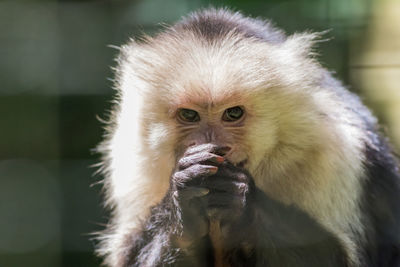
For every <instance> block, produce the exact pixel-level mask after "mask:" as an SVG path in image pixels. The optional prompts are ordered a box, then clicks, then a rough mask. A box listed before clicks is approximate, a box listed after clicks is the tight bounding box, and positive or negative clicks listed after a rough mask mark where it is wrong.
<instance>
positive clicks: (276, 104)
mask: <svg viewBox="0 0 400 267" xmlns="http://www.w3.org/2000/svg"><path fill="white" fill-rule="evenodd" d="M317 38H318V34H313V33H303V34H294V35H291V36H286V35H285V34H284V33H283V32H282V31H281V30H279V29H277V28H275V27H273V26H272V25H271V24H270V23H269V22H267V21H262V20H258V19H252V18H247V17H244V16H243V15H241V14H240V13H233V12H230V11H228V10H225V9H208V10H203V11H200V12H197V13H194V14H191V15H189V16H188V17H187V18H184V19H183V20H182V21H180V22H178V23H177V24H175V25H174V26H172V27H169V28H167V29H166V30H165V31H164V32H162V33H159V34H158V35H156V36H155V37H144V38H143V40H142V41H138V42H137V41H134V40H132V41H130V43H128V44H127V45H124V46H122V47H121V53H120V56H119V58H118V67H117V69H116V89H117V92H118V93H117V97H116V104H115V106H114V108H113V112H112V114H111V116H110V121H109V124H108V127H107V128H106V135H105V141H104V142H103V143H102V144H101V145H100V146H99V150H100V152H101V153H102V154H103V167H102V170H103V171H104V174H105V181H104V184H105V189H106V197H107V202H106V203H107V204H108V206H109V207H110V208H111V209H112V218H111V221H110V224H109V226H108V228H107V230H106V231H105V232H103V233H102V234H101V236H100V239H101V242H100V248H99V253H100V254H101V255H102V256H103V257H104V258H105V265H107V266H112V267H122V266H123V267H133V266H268V267H287V266H296V267H298V266H300V267H302V266H304V267H306V266H307V267H309V266H321V267H322V266H324V267H326V266H332V267H333V266H335V267H336V266H338V267H341V266H347V267H364V266H368V267H372V266H379V267H385V266H387V267H389V266H390V267H392V266H400V203H399V199H400V185H399V177H400V176H399V171H398V167H397V162H396V160H395V158H394V156H393V155H392V152H391V150H390V148H389V145H388V143H387V141H386V140H385V138H383V137H382V135H380V134H379V133H378V126H377V122H376V119H375V117H373V115H371V113H370V112H369V111H368V109H367V108H366V107H365V106H364V105H363V104H362V103H361V102H360V100H359V99H358V97H357V96H355V95H353V94H352V93H350V92H348V91H347V90H346V89H345V88H344V87H343V86H342V85H341V83H340V82H338V81H337V80H336V79H335V78H333V77H332V75H331V74H330V73H329V72H328V71H327V70H326V69H324V68H322V67H321V65H320V64H319V63H318V62H317V60H316V59H315V57H313V54H314V53H313V51H312V45H313V43H314V42H315V40H316V39H317Z"/></svg>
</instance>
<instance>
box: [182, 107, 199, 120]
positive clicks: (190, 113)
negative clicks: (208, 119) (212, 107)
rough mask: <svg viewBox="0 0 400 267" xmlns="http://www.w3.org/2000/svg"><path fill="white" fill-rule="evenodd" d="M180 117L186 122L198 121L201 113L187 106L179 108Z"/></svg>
mask: <svg viewBox="0 0 400 267" xmlns="http://www.w3.org/2000/svg"><path fill="white" fill-rule="evenodd" d="M178 118H179V119H180V120H181V121H184V122H197V121H199V120H200V116H199V113H197V112H196V111H194V110H191V109H187V108H181V109H179V110H178Z"/></svg>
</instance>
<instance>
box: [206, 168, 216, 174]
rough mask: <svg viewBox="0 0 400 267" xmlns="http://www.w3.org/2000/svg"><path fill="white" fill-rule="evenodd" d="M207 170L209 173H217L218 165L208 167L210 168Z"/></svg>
mask: <svg viewBox="0 0 400 267" xmlns="http://www.w3.org/2000/svg"><path fill="white" fill-rule="evenodd" d="M208 171H209V172H210V173H217V171H218V167H210V168H209V169H208Z"/></svg>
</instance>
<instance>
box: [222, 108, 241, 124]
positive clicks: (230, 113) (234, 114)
mask: <svg viewBox="0 0 400 267" xmlns="http://www.w3.org/2000/svg"><path fill="white" fill-rule="evenodd" d="M243 114H244V110H243V109H242V108H241V107H239V106H236V107H232V108H228V109H226V110H225V112H224V114H223V115H222V120H224V121H228V122H229V121H237V120H239V119H240V118H241V117H242V116H243Z"/></svg>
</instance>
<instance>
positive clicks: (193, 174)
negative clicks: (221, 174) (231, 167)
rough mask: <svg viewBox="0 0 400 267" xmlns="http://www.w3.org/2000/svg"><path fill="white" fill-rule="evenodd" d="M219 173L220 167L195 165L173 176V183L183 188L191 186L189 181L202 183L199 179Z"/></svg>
mask: <svg viewBox="0 0 400 267" xmlns="http://www.w3.org/2000/svg"><path fill="white" fill-rule="evenodd" d="M217 171H218V167H216V166H212V165H201V164H195V165H192V166H190V167H189V168H186V169H184V170H182V171H178V172H175V173H174V175H173V176H172V182H174V183H175V184H176V185H177V186H178V188H179V187H181V188H183V187H186V186H188V185H189V184H187V183H188V182H189V181H194V182H196V183H200V182H201V180H200V179H198V178H204V177H206V176H210V175H213V174H216V173H217Z"/></svg>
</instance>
